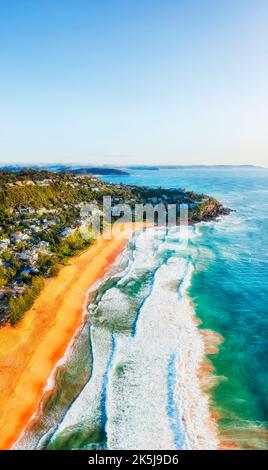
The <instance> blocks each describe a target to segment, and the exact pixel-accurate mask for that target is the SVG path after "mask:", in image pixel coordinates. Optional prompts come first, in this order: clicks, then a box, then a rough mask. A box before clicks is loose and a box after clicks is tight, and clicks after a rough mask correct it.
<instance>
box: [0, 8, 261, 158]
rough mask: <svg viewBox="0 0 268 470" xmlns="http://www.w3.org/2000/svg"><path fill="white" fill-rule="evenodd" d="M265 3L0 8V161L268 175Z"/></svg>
mask: <svg viewBox="0 0 268 470" xmlns="http://www.w3.org/2000/svg"><path fill="white" fill-rule="evenodd" d="M267 24H268V0H254V1H253V0H219V1H215V0H202V1H200V0H53V1H52V0H8V1H6V0H0V163H1V164H6V163H7V164H8V163H10V164H11V163H12V164H13V163H25V164H28V163H35V164H38V163H43V164H44V163H68V164H69V163H75V164H89V165H92V164H94V165H110V166H111V165H119V166H127V165H135V164H147V165H154V164H159V165H160V164H255V165H264V166H268V131H267V128H268V85H267V84H268V28H267Z"/></svg>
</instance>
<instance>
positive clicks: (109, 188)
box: [0, 169, 226, 324]
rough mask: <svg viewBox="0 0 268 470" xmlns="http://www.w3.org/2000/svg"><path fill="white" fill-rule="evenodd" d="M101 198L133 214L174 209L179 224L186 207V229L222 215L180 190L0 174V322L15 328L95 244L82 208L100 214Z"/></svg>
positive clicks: (35, 173) (87, 178) (67, 176)
mask: <svg viewBox="0 0 268 470" xmlns="http://www.w3.org/2000/svg"><path fill="white" fill-rule="evenodd" d="M78 173H79V172H78ZM104 196H110V197H111V199H112V205H113V206H114V205H117V204H128V205H129V206H131V208H132V210H133V209H134V206H135V204H143V205H144V204H151V205H153V206H155V205H156V204H159V203H161V204H164V205H165V206H166V207H167V206H168V205H169V204H175V205H176V218H177V220H179V214H180V204H182V203H183V204H185V203H186V204H188V209H189V223H196V222H199V221H201V220H212V219H214V218H215V217H217V216H218V215H221V214H224V213H226V210H225V209H224V208H223V206H222V205H221V204H220V203H219V202H218V201H216V200H215V199H213V198H211V197H207V196H205V195H203V194H196V193H194V192H192V191H185V190H184V189H165V188H161V187H160V188H148V187H145V186H134V185H123V184H116V185H115V184H109V183H106V182H103V181H101V180H98V179H97V178H95V177H93V176H92V175H88V174H87V172H86V174H83V172H82V174H80V173H79V174H74V173H68V172H63V173H54V172H49V171H46V170H44V171H39V170H34V169H24V170H21V171H4V170H2V171H1V170H0V322H2V321H3V320H5V319H9V320H10V322H11V323H12V324H15V323H16V322H18V321H19V320H20V319H21V317H22V315H23V313H24V312H25V311H26V310H27V309H28V308H30V307H31V305H32V303H33V301H34V299H35V298H36V296H37V295H38V293H39V292H40V290H41V288H42V286H43V284H44V280H45V279H46V278H49V277H52V276H56V275H57V274H58V272H59V269H60V266H61V265H63V264H65V263H66V262H67V260H68V258H69V257H70V256H73V255H74V254H76V253H79V252H81V251H83V250H84V249H85V248H86V247H88V246H89V245H90V244H91V243H92V242H93V238H90V237H89V240H84V238H82V236H81V234H80V231H79V227H80V226H81V225H82V224H83V217H82V215H81V207H82V206H83V204H85V203H91V202H94V205H95V206H96V207H98V208H99V209H100V210H102V202H103V197H104ZM142 217H143V215H142ZM116 219H117V217H116V216H115V215H113V216H112V218H111V220H112V222H114V221H115V220H116ZM156 220H157V219H156ZM103 225H104V221H103V220H102V219H101V221H100V227H101V229H102V227H103Z"/></svg>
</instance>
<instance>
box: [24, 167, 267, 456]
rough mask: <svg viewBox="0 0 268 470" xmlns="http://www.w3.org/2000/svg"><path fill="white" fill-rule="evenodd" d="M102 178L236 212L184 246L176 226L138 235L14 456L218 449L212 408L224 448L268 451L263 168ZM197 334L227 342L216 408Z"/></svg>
mask: <svg viewBox="0 0 268 470" xmlns="http://www.w3.org/2000/svg"><path fill="white" fill-rule="evenodd" d="M106 179H109V181H113V182H120V181H122V182H129V183H135V184H145V185H151V186H159V185H160V184H161V186H165V187H185V188H187V189H193V190H195V191H198V192H204V193H208V194H211V195H213V196H215V197H217V198H218V199H219V200H220V201H221V202H223V203H224V204H225V205H227V206H229V207H231V208H232V209H235V210H236V212H234V213H232V214H231V215H230V216H227V217H224V218H222V219H221V220H220V221H219V222H213V223H208V224H199V225H198V226H196V227H192V228H191V229H190V230H191V233H190V240H189V243H188V246H187V248H186V249H185V246H184V244H183V243H182V240H181V238H180V233H179V231H178V229H176V228H171V229H169V230H168V231H167V230H164V229H159V230H158V232H157V234H156V236H153V234H152V235H151V236H148V235H147V237H145V236H144V234H141V233H137V234H136V235H135V237H134V239H133V240H132V241H131V242H130V243H129V246H128V248H127V250H126V252H125V253H124V254H123V255H122V256H121V258H120V259H119V260H118V262H117V267H116V270H115V271H114V272H113V275H111V276H110V277H109V278H108V279H106V280H105V281H104V282H103V283H102V284H101V285H100V286H99V287H98V289H97V290H96V293H95V299H94V303H93V304H92V305H90V311H89V313H90V322H89V321H87V322H86V324H85V326H84V328H83V332H82V334H81V336H80V337H79V339H78V341H77V344H76V349H75V352H74V354H73V355H71V357H69V359H68V361H67V363H66V364H65V366H64V367H63V368H62V369H61V370H60V371H59V372H58V385H57V387H56V389H55V390H54V391H53V394H52V395H51V396H50V398H49V400H48V401H47V402H46V403H45V409H44V410H43V413H42V418H41V419H39V420H37V422H36V423H35V424H34V425H32V427H31V429H30V431H27V432H26V433H25V434H24V436H23V439H22V440H21V442H20V443H18V447H20V446H22V447H27V446H28V447H30V448H32V447H39V448H52V449H75V448H85V449H92V448H93V449H96V448H110V449H116V448H128V449H131V448H136V449H137V448H145V449H152V448H154V449H161V448H165V449H173V448H201V449H202V448H215V447H217V446H218V445H219V440H218V436H217V435H216V433H215V428H214V426H213V425H212V424H213V423H212V417H211V414H210V411H211V410H212V411H213V410H214V411H217V413H218V414H220V418H221V419H220V421H219V430H220V436H219V438H220V445H225V446H227V447H230V446H232V445H233V442H235V443H236V444H235V445H238V446H240V447H242V448H258V447H259V448H267V447H268V444H267V443H268V440H267V427H268V425H267V415H268V410H267V396H268V359H267V357H268V355H267V349H268V346H267V344H268V342H267V339H268V338H267V336H268V328H267V323H268V320H267V310H268V307H267V306H268V276H267V274H268V257H267V255H268V185H267V183H268V171H267V170H259V169H255V170H254V169H243V170H236V169H211V168H204V169H179V170H160V171H147V170H144V171H142V170H138V171H137V173H136V175H133V176H129V177H121V176H120V177H109V178H108V177H107V178H106ZM186 291H188V294H189V296H190V299H191V300H192V302H193V304H192V303H191V302H190V300H188V299H187V297H186V295H185V294H186ZM195 313H196V315H197V316H198V317H199V318H200V319H201V320H202V325H201V326H200V327H199V329H198V328H197V327H196V324H195V321H194V315H195ZM200 328H201V329H202V328H206V329H211V330H214V331H215V332H217V333H219V334H220V335H221V336H222V337H223V339H224V341H223V343H222V344H221V346H220V349H219V353H218V354H217V355H211V356H210V359H211V361H212V363H213V365H214V367H215V370H214V374H215V375H216V376H217V377H218V378H219V380H217V381H216V385H215V387H214V388H213V389H212V390H210V394H211V396H212V400H210V406H209V396H208V394H207V393H204V392H203V391H202V390H200V384H199V383H198V380H197V369H198V366H199V364H200V361H201V360H202V357H203V355H204V342H203V341H202V337H201V335H200V333H199V330H200ZM197 397H198V399H197Z"/></svg>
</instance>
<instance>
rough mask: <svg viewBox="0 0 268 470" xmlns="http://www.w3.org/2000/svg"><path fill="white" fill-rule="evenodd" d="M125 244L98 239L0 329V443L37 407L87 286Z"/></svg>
mask: <svg viewBox="0 0 268 470" xmlns="http://www.w3.org/2000/svg"><path fill="white" fill-rule="evenodd" d="M125 244H126V240H124V239H118V238H112V239H111V240H103V239H102V238H101V239H99V240H97V241H96V242H95V243H94V244H93V245H92V246H91V247H89V248H88V249H87V250H86V251H85V252H83V253H82V254H80V255H79V256H76V257H74V258H72V259H70V260H69V262H68V265H67V266H64V267H63V268H62V269H61V271H60V273H59V274H58V276H57V277H56V278H53V279H51V280H50V281H49V282H48V283H47V285H46V286H45V288H44V290H43V291H42V293H41V294H40V296H39V297H38V299H37V300H36V302H35V304H34V306H33V307H32V309H31V310H29V311H28V312H27V313H26V314H25V316H24V318H23V319H22V320H21V322H20V323H19V324H18V325H17V326H16V327H12V326H10V325H6V326H4V327H3V328H1V329H0V394H1V401H0V449H10V448H11V447H12V445H13V444H14V443H15V442H16V440H17V439H18V438H19V436H20V434H21V433H22V431H23V430H24V428H25V427H26V426H27V423H28V422H29V420H30V418H31V416H32V415H33V414H34V412H35V411H36V410H37V408H38V406H39V403H40V400H41V398H42V395H43V390H44V388H45V386H46V384H47V380H48V378H49V376H50V374H51V373H52V371H53V369H54V368H55V366H56V364H57V363H58V361H59V360H60V359H61V358H62V356H63V355H64V353H65V351H66V349H67V347H68V345H69V343H70V341H71V339H72V337H73V335H74V334H75V332H76V330H77V329H78V328H79V326H80V325H81V323H82V318H83V305H84V303H85V300H86V293H87V291H88V289H89V288H90V286H92V285H93V284H94V283H95V282H97V281H98V280H99V279H100V278H101V277H102V276H103V275H104V274H105V272H106V271H107V270H108V269H109V268H110V266H111V264H112V263H113V262H114V260H115V259H116V257H117V256H118V255H119V253H120V252H121V250H122V249H123V247H124V246H125Z"/></svg>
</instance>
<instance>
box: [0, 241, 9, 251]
mask: <svg viewBox="0 0 268 470" xmlns="http://www.w3.org/2000/svg"><path fill="white" fill-rule="evenodd" d="M9 245H10V240H9V238H3V239H2V240H0V252H2V251H5V250H6V249H7V248H8V247H9Z"/></svg>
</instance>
